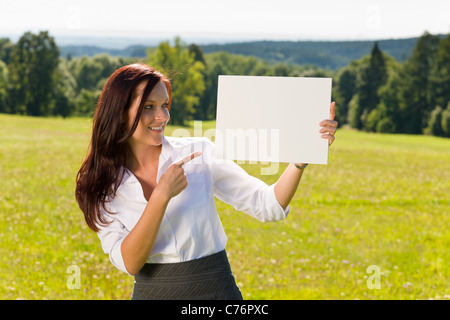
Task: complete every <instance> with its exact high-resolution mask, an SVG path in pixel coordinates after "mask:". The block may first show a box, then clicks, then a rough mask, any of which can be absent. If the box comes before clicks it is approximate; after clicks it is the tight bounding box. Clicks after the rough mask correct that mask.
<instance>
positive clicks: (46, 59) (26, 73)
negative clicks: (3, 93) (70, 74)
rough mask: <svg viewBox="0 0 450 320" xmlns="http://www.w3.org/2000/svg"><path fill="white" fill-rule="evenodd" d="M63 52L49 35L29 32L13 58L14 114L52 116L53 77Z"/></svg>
mask: <svg viewBox="0 0 450 320" xmlns="http://www.w3.org/2000/svg"><path fill="white" fill-rule="evenodd" d="M58 58H59V49H58V47H57V46H56V43H55V41H54V39H53V37H51V36H50V35H49V33H48V32H47V31H41V32H40V33H39V34H33V33H31V32H26V33H25V34H24V35H23V36H22V37H21V38H20V39H19V41H18V42H17V44H16V45H15V46H14V47H13V49H12V51H11V56H10V63H9V69H10V81H11V85H12V88H11V98H12V103H13V111H14V112H19V113H26V114H29V115H32V116H45V115H49V114H51V111H52V110H50V105H51V104H50V102H51V99H52V98H53V97H52V92H53V90H52V88H53V86H54V82H53V79H54V78H53V74H54V72H55V70H56V68H57V66H58V63H59V59H58Z"/></svg>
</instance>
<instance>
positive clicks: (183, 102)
mask: <svg viewBox="0 0 450 320" xmlns="http://www.w3.org/2000/svg"><path fill="white" fill-rule="evenodd" d="M148 62H149V64H150V65H152V66H154V67H155V68H156V69H157V70H160V71H161V72H163V73H164V74H166V75H167V76H168V77H169V78H170V79H171V84H172V109H171V120H172V123H173V124H178V125H184V124H185V122H186V120H189V119H192V118H193V116H194V114H195V108H196V106H198V104H199V102H200V97H201V96H202V94H203V91H204V90H205V82H204V78H203V71H204V68H205V67H204V64H203V63H202V62H200V61H195V58H194V53H193V52H190V51H189V49H188V48H187V47H186V44H184V43H183V42H182V41H181V39H180V38H179V37H177V38H175V43H174V46H171V45H170V43H169V42H168V41H166V42H162V43H161V44H160V45H159V46H158V47H157V48H156V50H155V51H154V52H153V53H151V52H149V54H148Z"/></svg>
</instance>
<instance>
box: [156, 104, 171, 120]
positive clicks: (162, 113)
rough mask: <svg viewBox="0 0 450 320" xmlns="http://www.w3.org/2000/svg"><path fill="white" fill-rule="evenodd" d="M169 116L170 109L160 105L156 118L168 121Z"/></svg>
mask: <svg viewBox="0 0 450 320" xmlns="http://www.w3.org/2000/svg"><path fill="white" fill-rule="evenodd" d="M168 118H169V110H167V109H166V108H162V107H159V108H157V110H156V113H155V119H157V120H164V121H166V120H167V119H168Z"/></svg>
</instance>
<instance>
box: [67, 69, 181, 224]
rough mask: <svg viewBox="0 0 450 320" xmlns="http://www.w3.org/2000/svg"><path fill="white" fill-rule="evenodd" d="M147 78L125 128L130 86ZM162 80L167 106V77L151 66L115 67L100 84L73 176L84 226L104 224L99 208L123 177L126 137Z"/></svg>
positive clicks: (130, 132) (113, 192) (110, 196)
mask: <svg viewBox="0 0 450 320" xmlns="http://www.w3.org/2000/svg"><path fill="white" fill-rule="evenodd" d="M143 81H147V86H146V87H145V89H144V93H143V95H142V98H141V103H140V105H139V109H138V112H137V113H136V117H135V119H134V122H133V125H132V127H131V129H129V128H128V123H129V122H128V110H129V108H130V106H131V103H132V102H133V97H134V95H133V93H134V89H135V88H136V86H137V85H138V84H139V83H142V82H143ZM159 81H163V82H164V84H165V85H166V88H167V91H168V93H169V109H170V104H171V101H172V91H171V85H170V82H169V80H168V79H167V78H166V77H165V76H164V75H162V74H161V73H159V72H158V71H156V70H155V69H154V68H152V67H150V66H148V65H145V64H142V63H136V64H131V65H127V66H124V67H122V68H120V69H118V70H116V71H115V72H114V73H113V74H112V75H111V76H110V77H109V79H108V81H107V82H106V84H105V86H104V87H103V90H102V93H101V95H100V98H99V100H98V103H97V109H96V111H95V115H94V119H93V125H92V138H91V142H90V146H89V150H88V155H87V157H86V159H85V160H84V162H83V164H82V165H81V168H80V170H79V171H78V174H77V177H76V187H75V198H76V200H77V202H78V205H79V207H80V209H81V211H83V213H84V218H85V220H86V223H87V225H88V226H89V228H91V229H92V230H93V231H96V232H97V231H99V225H100V226H101V225H103V226H104V225H107V223H108V221H107V219H106V217H105V216H104V215H103V214H102V213H101V211H100V209H101V208H103V209H104V210H105V211H106V212H108V213H111V214H112V213H113V212H110V211H108V210H107V208H106V206H105V205H106V203H107V201H108V200H110V199H111V198H112V197H114V196H115V193H116V191H117V188H118V187H119V185H120V182H121V181H122V179H123V174H124V168H126V165H127V159H128V155H129V152H130V150H129V146H128V139H129V138H130V137H131V136H132V135H133V133H134V131H135V130H136V127H137V125H138V123H139V119H140V116H141V112H142V109H143V107H144V104H145V102H146V101H147V98H148V96H149V94H150V92H151V91H152V90H153V88H154V87H155V85H156V84H157V83H158V82H159Z"/></svg>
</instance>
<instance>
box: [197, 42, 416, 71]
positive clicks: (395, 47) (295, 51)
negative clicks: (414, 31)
mask: <svg viewBox="0 0 450 320" xmlns="http://www.w3.org/2000/svg"><path fill="white" fill-rule="evenodd" d="M417 39H418V38H410V39H399V40H379V41H378V45H379V47H380V49H381V50H383V51H385V52H386V53H387V54H389V55H391V56H393V57H394V58H395V59H396V60H397V61H404V60H406V59H407V57H408V56H409V55H410V54H411V52H412V49H413V47H414V45H415V43H416V41H417ZM373 44H374V41H336V42H331V41H296V42H294V41H283V42H280V41H256V42H247V43H231V44H223V45H204V46H202V48H203V51H204V52H205V53H209V52H215V51H227V52H230V53H235V54H242V55H254V56H257V57H260V58H262V59H264V60H268V61H272V62H285V63H298V64H311V65H317V66H319V67H321V68H325V69H326V68H328V69H339V68H341V67H344V66H346V65H348V64H349V63H350V61H352V60H357V59H360V58H362V57H363V56H365V55H367V54H369V53H370V51H371V49H372V47H373Z"/></svg>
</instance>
